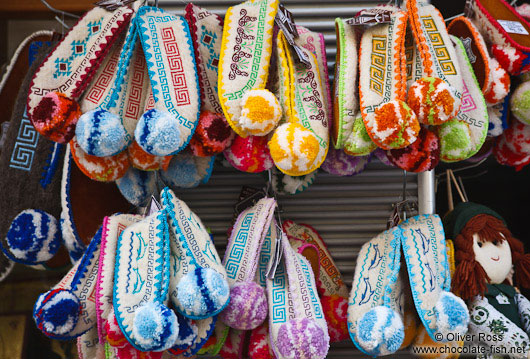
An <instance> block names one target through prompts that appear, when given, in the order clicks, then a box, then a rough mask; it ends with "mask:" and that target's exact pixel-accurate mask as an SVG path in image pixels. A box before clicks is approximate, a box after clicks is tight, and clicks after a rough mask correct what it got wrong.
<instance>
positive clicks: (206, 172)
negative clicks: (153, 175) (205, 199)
mask: <svg viewBox="0 0 530 359" xmlns="http://www.w3.org/2000/svg"><path fill="white" fill-rule="evenodd" d="M214 161H215V157H197V156H193V155H192V154H191V153H190V152H189V151H187V150H184V151H182V152H179V153H178V154H176V155H174V156H173V158H172V159H171V161H170V162H169V167H168V168H167V170H165V171H161V172H160V176H161V177H162V179H163V180H164V181H166V182H167V183H168V184H169V185H171V186H175V187H180V188H193V187H197V186H198V185H199V184H201V183H206V182H208V180H209V179H210V176H211V174H212V171H213V165H214Z"/></svg>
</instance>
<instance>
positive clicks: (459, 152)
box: [438, 118, 473, 162]
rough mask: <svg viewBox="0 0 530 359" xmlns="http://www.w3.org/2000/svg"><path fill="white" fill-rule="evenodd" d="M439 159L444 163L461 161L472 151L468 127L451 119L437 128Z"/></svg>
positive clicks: (462, 122) (464, 123)
mask: <svg viewBox="0 0 530 359" xmlns="http://www.w3.org/2000/svg"><path fill="white" fill-rule="evenodd" d="M438 137H439V138H440V159H441V160H442V161H444V162H456V161H462V160H465V159H466V158H468V157H469V154H470V153H471V150H472V149H473V143H472V141H471V130H470V129H469V125H468V124H467V123H466V122H464V121H460V120H457V119H456V118H453V119H451V120H449V121H447V122H445V123H443V124H442V125H440V126H439V127H438Z"/></svg>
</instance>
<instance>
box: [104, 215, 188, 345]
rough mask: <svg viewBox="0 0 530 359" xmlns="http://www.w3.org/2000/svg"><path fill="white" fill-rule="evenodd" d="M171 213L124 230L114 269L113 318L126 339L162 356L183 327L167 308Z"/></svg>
mask: <svg viewBox="0 0 530 359" xmlns="http://www.w3.org/2000/svg"><path fill="white" fill-rule="evenodd" d="M167 217H168V215H167V210H166V209H161V210H159V211H157V212H155V213H153V214H151V215H150V216H148V217H146V218H145V219H143V220H142V221H140V222H137V223H134V224H132V225H130V226H129V227H127V228H125V230H123V232H121V234H120V236H119V238H118V244H117V250H116V266H115V269H114V291H113V305H114V314H115V316H116V320H117V322H118V324H119V327H120V329H121V331H122V333H123V335H124V336H125V337H126V338H127V340H128V341H129V343H131V344H132V346H133V347H135V348H136V349H138V350H140V351H164V350H166V349H169V348H171V347H172V346H173V345H174V344H175V342H176V341H177V339H178V334H179V323H178V320H177V317H176V315H175V313H174V312H173V311H172V310H171V309H169V308H168V307H167V304H168V291H169V272H170V265H171V264H170V255H169V253H170V248H169V246H170V245H169V242H170V239H169V225H168V219H167Z"/></svg>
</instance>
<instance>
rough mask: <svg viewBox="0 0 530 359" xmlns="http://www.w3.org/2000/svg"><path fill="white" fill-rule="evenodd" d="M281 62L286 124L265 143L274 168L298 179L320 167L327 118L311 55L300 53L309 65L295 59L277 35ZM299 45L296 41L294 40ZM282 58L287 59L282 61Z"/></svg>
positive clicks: (326, 142)
mask: <svg viewBox="0 0 530 359" xmlns="http://www.w3.org/2000/svg"><path fill="white" fill-rule="evenodd" d="M277 41H278V46H279V48H280V49H282V50H281V58H284V60H282V62H284V63H287V65H288V69H289V75H288V79H289V82H288V87H287V89H285V91H286V92H287V95H286V98H287V101H286V104H287V106H288V107H287V111H285V112H286V116H285V117H286V120H287V123H283V124H282V125H280V126H279V127H278V128H277V129H276V130H275V131H274V134H273V136H272V138H271V139H270V141H269V149H270V153H271V157H272V159H273V161H274V163H275V165H276V167H277V168H278V169H279V170H280V171H282V172H283V173H285V174H287V175H290V176H302V175H305V174H308V173H311V172H313V171H314V170H316V169H317V168H319V167H320V165H321V164H322V162H324V159H325V158H326V154H327V151H328V148H329V130H328V122H329V121H328V118H327V115H326V109H325V107H326V104H325V102H324V101H325V100H324V97H325V95H324V92H323V89H322V84H321V80H320V76H321V74H320V72H319V66H318V63H317V60H316V57H315V55H313V53H311V52H309V51H307V50H306V49H304V48H300V51H301V52H303V53H304V54H305V57H306V58H307V59H309V64H310V65H309V66H308V65H306V64H303V63H300V62H298V61H296V60H295V58H294V54H293V52H292V50H291V45H289V43H288V42H287V39H286V38H285V36H284V35H283V32H282V31H279V32H278V38H277ZM295 44H296V45H297V46H302V45H303V43H302V40H300V38H298V39H296V40H295ZM285 58H286V59H287V60H286V61H285Z"/></svg>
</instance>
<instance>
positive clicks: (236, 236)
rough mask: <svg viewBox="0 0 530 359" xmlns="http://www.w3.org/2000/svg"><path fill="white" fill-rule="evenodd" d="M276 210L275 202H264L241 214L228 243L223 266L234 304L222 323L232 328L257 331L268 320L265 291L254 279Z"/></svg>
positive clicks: (223, 313) (262, 200) (231, 300)
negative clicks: (255, 329)
mask: <svg viewBox="0 0 530 359" xmlns="http://www.w3.org/2000/svg"><path fill="white" fill-rule="evenodd" d="M275 209H276V201H275V200H274V199H273V198H262V199H260V200H259V201H258V202H257V203H256V204H255V205H254V206H252V207H250V208H248V209H246V210H245V211H243V212H241V213H240V214H239V216H238V218H237V220H236V222H235V224H234V226H233V229H232V233H231V235H230V238H229V239H228V245H227V248H226V251H225V255H224V258H223V265H224V267H225V268H226V272H227V275H228V283H229V285H230V303H229V304H228V306H227V308H226V309H225V310H224V311H223V312H222V313H221V315H220V319H221V320H222V321H223V322H224V323H225V324H226V325H228V326H229V327H231V328H234V329H239V330H250V329H254V328H256V327H257V326H259V325H260V324H261V323H263V321H264V320H265V318H266V317H267V297H266V295H265V290H264V289H263V287H261V286H260V285H258V284H257V283H256V282H254V278H255V276H256V271H257V270H258V263H259V258H260V251H261V247H262V244H263V241H264V239H265V236H266V234H267V232H268V230H269V227H270V225H271V221H272V218H273V216H274V211H275Z"/></svg>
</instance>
